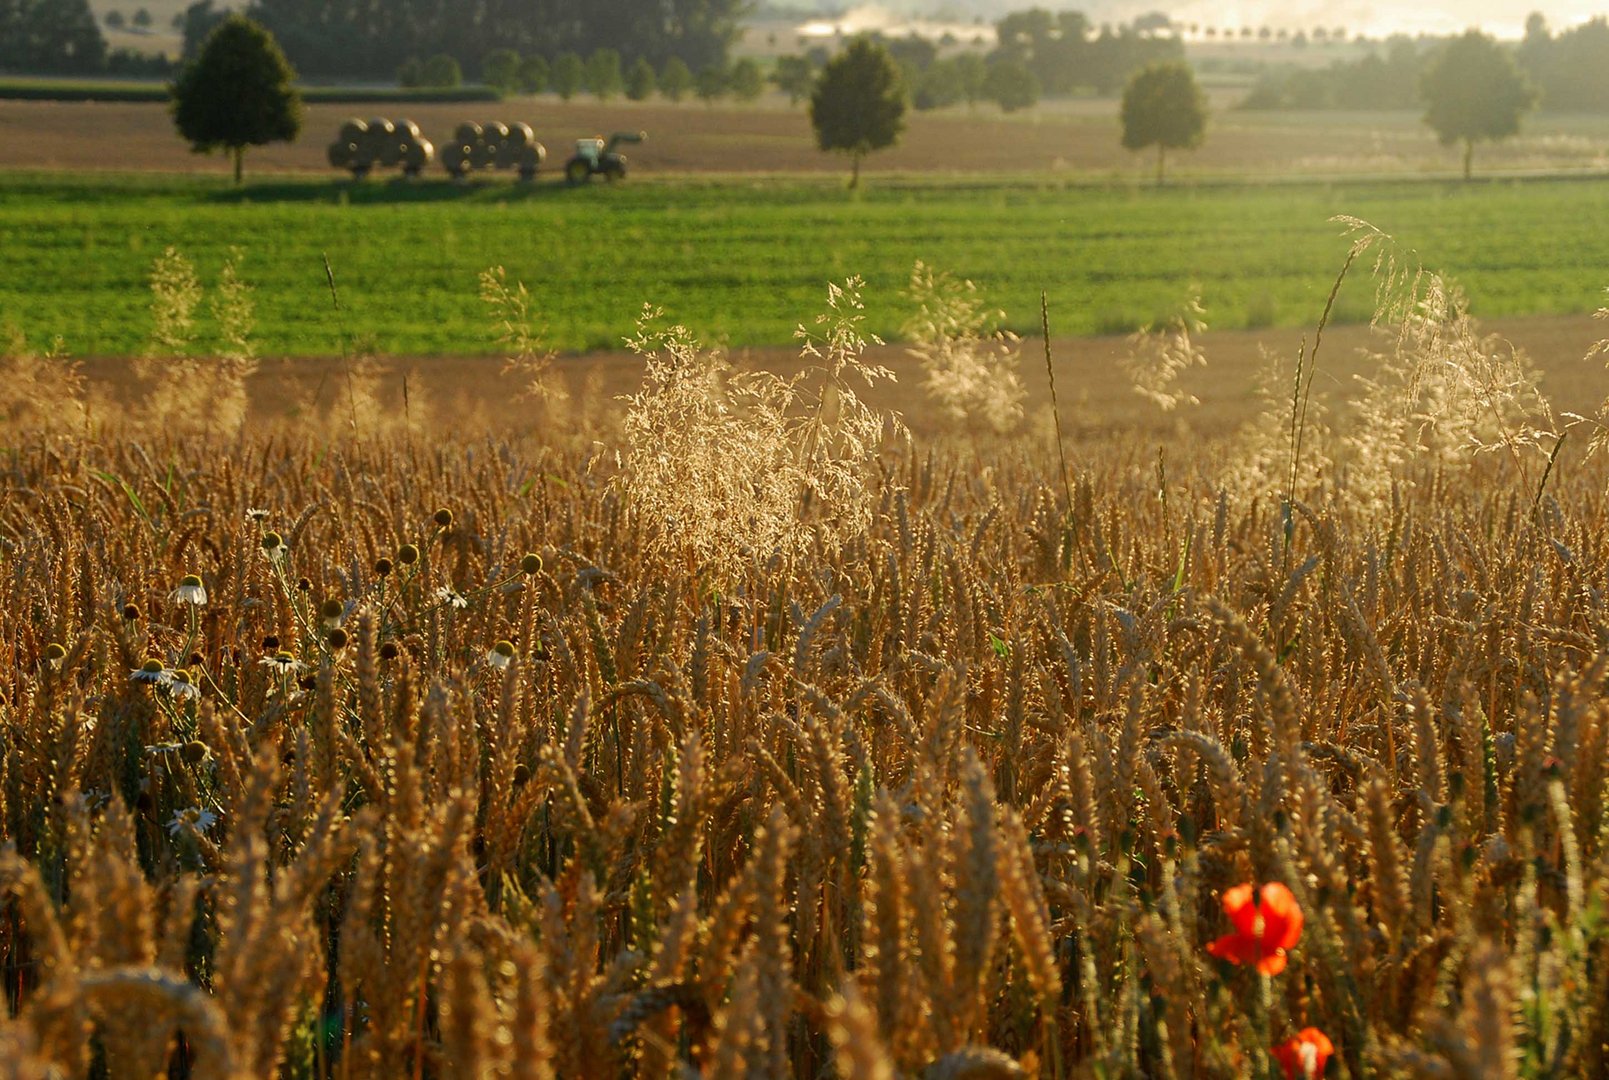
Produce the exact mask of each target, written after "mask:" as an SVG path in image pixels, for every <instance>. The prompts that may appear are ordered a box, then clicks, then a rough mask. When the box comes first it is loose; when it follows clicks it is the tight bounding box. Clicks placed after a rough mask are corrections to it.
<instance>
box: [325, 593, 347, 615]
mask: <svg viewBox="0 0 1609 1080" xmlns="http://www.w3.org/2000/svg"><path fill="white" fill-rule="evenodd" d="M318 613H319V616H320V618H324V619H339V618H340V617H341V616H342V615H345V614H346V605H345V604H343V603H341V601H339V600H337V599H336V598H335V597H333V596H332V597H330V598H329V599H328V600H326V601H324V602H323V603H322V604H320V605H319V606H318Z"/></svg>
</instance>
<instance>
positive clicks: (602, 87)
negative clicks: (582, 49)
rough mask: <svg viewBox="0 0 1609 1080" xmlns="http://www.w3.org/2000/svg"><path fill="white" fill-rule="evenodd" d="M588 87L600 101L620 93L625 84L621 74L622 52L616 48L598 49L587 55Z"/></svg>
mask: <svg viewBox="0 0 1609 1080" xmlns="http://www.w3.org/2000/svg"><path fill="white" fill-rule="evenodd" d="M585 78H586V83H587V89H588V90H590V91H591V92H592V94H593V96H594V97H596V98H597V99H598V100H599V101H608V100H609V99H610V98H612V97H614V96H615V95H616V94H618V93H620V91H621V88H622V87H623V86H624V84H625V79H624V77H623V76H622V75H621V74H620V54H619V53H618V52H616V51H615V50H614V49H607V48H605V49H596V50H594V51H593V53H592V55H591V56H589V57H587V67H586V76H585Z"/></svg>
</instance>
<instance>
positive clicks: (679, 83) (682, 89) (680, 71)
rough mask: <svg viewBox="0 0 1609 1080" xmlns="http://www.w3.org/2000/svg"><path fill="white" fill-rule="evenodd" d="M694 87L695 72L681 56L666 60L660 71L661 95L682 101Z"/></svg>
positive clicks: (667, 98)
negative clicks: (689, 68) (690, 69)
mask: <svg viewBox="0 0 1609 1080" xmlns="http://www.w3.org/2000/svg"><path fill="white" fill-rule="evenodd" d="M692 88H693V73H692V72H691V71H689V70H688V68H687V64H686V63H685V62H684V61H683V60H682V58H681V57H679V56H673V57H671V58H670V59H669V60H666V61H665V66H664V67H663V68H661V69H660V72H659V95H660V96H661V97H663V98H664V99H665V100H666V101H672V102H675V101H680V100H681V99H682V98H684V97H686V96H687V92H688V91H689V90H691V89H692Z"/></svg>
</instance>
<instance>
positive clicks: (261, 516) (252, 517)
mask: <svg viewBox="0 0 1609 1080" xmlns="http://www.w3.org/2000/svg"><path fill="white" fill-rule="evenodd" d="M246 520H247V521H251V522H258V521H267V520H268V511H267V510H264V509H263V508H262V507H260V506H253V507H250V508H248V509H247V510H246Z"/></svg>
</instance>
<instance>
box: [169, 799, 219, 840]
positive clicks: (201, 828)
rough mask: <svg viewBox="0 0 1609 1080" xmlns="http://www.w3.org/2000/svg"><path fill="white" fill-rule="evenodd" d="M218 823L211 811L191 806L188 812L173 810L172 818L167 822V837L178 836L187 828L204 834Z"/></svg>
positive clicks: (215, 815)
mask: <svg viewBox="0 0 1609 1080" xmlns="http://www.w3.org/2000/svg"><path fill="white" fill-rule="evenodd" d="M217 821H218V815H217V814H214V813H213V812H212V811H211V810H203V809H201V808H200V807H199V806H192V807H190V808H189V809H188V810H175V811H174V812H173V817H172V818H170V819H169V820H168V835H170V836H178V835H179V834H180V833H181V832H183V831H184V830H185V829H187V828H194V829H195V830H196V831H197V832H206V831H207V830H208V829H210V828H212V827H213V825H215V824H216V823H217Z"/></svg>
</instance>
